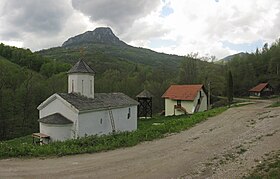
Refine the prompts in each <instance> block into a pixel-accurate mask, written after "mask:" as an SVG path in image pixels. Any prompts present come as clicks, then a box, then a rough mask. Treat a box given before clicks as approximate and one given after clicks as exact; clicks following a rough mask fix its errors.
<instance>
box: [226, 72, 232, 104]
mask: <svg viewBox="0 0 280 179" xmlns="http://www.w3.org/2000/svg"><path fill="white" fill-rule="evenodd" d="M227 98H228V106H229V107H230V105H231V103H232V101H233V80H232V74H231V71H229V72H228V80H227Z"/></svg>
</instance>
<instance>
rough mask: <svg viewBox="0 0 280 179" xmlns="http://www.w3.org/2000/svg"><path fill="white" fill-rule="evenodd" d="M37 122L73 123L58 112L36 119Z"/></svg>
mask: <svg viewBox="0 0 280 179" xmlns="http://www.w3.org/2000/svg"><path fill="white" fill-rule="evenodd" d="M38 121H39V122H42V123H45V124H71V123H73V122H72V121H71V120H69V119H67V118H66V117H64V116H62V115H61V114H59V113H54V114H51V115H49V116H46V117H43V118H41V119H39V120H38Z"/></svg>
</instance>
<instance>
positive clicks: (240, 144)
mask: <svg viewBox="0 0 280 179" xmlns="http://www.w3.org/2000/svg"><path fill="white" fill-rule="evenodd" d="M269 104H271V101H258V102H257V103H255V104H250V105H247V106H243V107H237V108H231V109H229V110H227V111H226V112H224V113H222V114H220V115H218V116H216V117H212V118H210V119H208V120H207V121H205V122H202V123H200V124H198V125H196V126H195V127H193V128H191V129H189V130H187V131H183V132H181V133H179V134H174V135H170V136H168V137H166V138H163V139H160V140H155V141H151V142H144V143H141V144H139V145H137V146H134V147H130V148H123V149H118V150H114V151H109V152H102V153H96V154H82V155H75V156H66V157H60V158H47V159H38V158H35V159H5V160H0V178H102V179H104V178H234V179H236V178H241V177H242V176H244V175H246V174H247V173H248V172H249V171H251V170H252V169H253V168H254V167H255V166H256V165H257V164H258V163H261V162H263V160H264V159H265V157H266V156H267V155H268V154H269V153H271V152H273V151H277V150H280V116H279V115H280V108H279V107H278V108H266V106H268V105H269Z"/></svg>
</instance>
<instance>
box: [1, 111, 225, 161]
mask: <svg viewBox="0 0 280 179" xmlns="http://www.w3.org/2000/svg"><path fill="white" fill-rule="evenodd" d="M226 109H227V108H226V107H222V108H215V109H212V110H209V111H206V112H200V113H196V114H194V115H192V116H172V117H163V116H157V117H154V118H151V119H145V120H139V121H138V129H137V130H136V131H134V132H121V133H116V134H111V135H104V136H88V137H83V138H80V139H76V140H67V141H64V142H53V143H50V144H48V145H43V146H40V145H33V144H32V137H31V136H26V137H21V138H17V139H13V140H8V141H2V142H0V158H10V157H47V156H64V155H73V154H82V153H95V152H100V151H108V150H113V149H117V148H121V147H130V146H134V145H136V144H138V143H140V142H143V141H151V140H155V139H160V138H163V137H164V136H166V135H167V134H171V133H177V132H180V131H183V130H186V129H188V128H190V127H192V126H194V125H195V124H197V123H199V122H202V121H204V120H206V119H207V118H209V117H213V116H216V115H218V114H220V113H222V112H223V111H225V110H226ZM155 123H156V124H157V125H153V124H155Z"/></svg>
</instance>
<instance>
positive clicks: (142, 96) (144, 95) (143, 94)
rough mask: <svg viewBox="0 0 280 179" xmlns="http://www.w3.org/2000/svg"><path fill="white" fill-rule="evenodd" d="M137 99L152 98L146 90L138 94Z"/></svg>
mask: <svg viewBox="0 0 280 179" xmlns="http://www.w3.org/2000/svg"><path fill="white" fill-rule="evenodd" d="M136 97H137V98H152V97H154V96H153V95H152V94H151V93H150V92H149V91H147V90H143V91H142V92H141V93H139V94H138V95H137V96H136Z"/></svg>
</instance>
